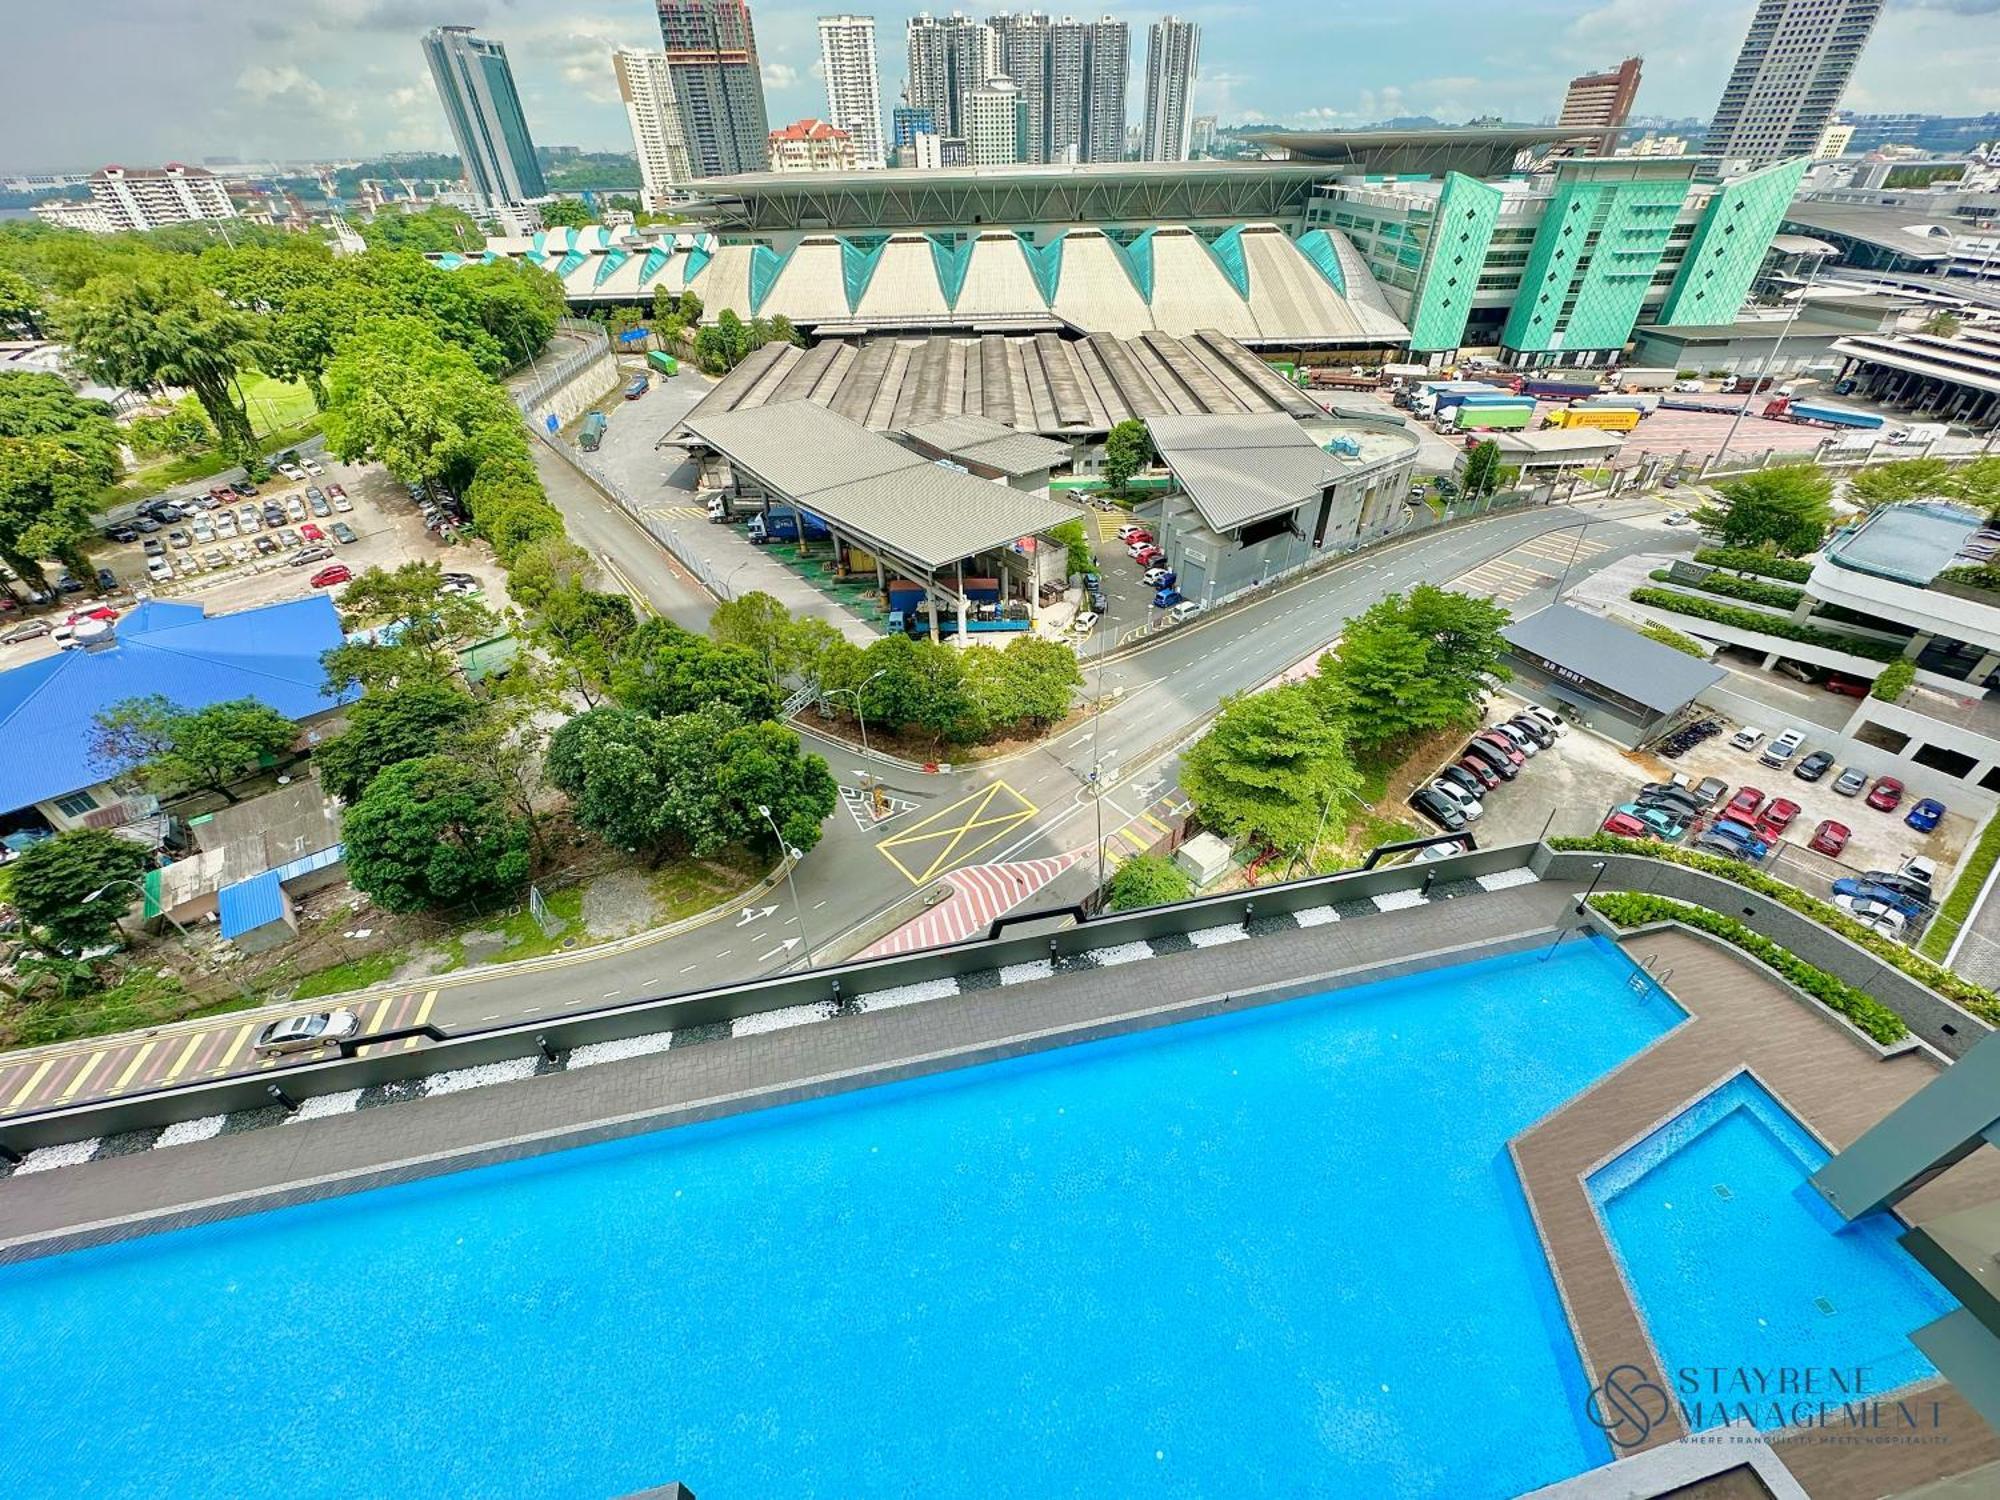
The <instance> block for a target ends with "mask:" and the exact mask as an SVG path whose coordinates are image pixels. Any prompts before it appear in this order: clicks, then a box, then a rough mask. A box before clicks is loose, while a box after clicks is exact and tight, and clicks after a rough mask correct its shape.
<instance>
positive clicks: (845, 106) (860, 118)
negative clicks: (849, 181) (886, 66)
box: [819, 16, 882, 167]
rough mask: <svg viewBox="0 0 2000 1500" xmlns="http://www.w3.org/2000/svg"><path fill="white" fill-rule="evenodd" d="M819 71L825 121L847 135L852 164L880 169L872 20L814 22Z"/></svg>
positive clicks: (879, 92) (877, 76)
mask: <svg viewBox="0 0 2000 1500" xmlns="http://www.w3.org/2000/svg"><path fill="white" fill-rule="evenodd" d="M819 61H820V69H821V71H822V72H824V73H825V74H826V117H827V119H828V121H829V122H830V123H831V124H832V125H833V126H834V127H835V128H836V129H838V130H843V131H845V132H846V133H847V138H848V140H849V141H851V142H852V143H853V146H854V160H855V163H856V164H857V165H859V166H863V167H879V166H881V165H882V80H881V76H880V74H878V73H877V71H876V68H875V18H874V17H873V16H821V17H820V18H819Z"/></svg>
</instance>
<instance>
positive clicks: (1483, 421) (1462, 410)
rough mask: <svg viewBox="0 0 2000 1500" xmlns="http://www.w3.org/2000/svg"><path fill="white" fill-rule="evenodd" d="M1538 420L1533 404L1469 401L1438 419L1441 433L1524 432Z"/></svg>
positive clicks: (1527, 402) (1524, 402) (1530, 402)
mask: <svg viewBox="0 0 2000 1500" xmlns="http://www.w3.org/2000/svg"><path fill="white" fill-rule="evenodd" d="M1534 419H1535V403H1534V402H1532V401H1522V402H1515V403H1512V404H1503V403H1501V402H1498V401H1480V402H1476V403H1475V402H1470V401H1468V402H1466V403H1465V404H1464V405H1462V406H1455V407H1453V408H1452V409H1451V410H1450V411H1449V412H1447V413H1445V414H1444V415H1443V416H1441V417H1439V418H1438V430H1439V431H1440V432H1521V431H1525V430H1526V429H1527V426H1528V424H1529V423H1530V422H1532V421H1533V420H1534Z"/></svg>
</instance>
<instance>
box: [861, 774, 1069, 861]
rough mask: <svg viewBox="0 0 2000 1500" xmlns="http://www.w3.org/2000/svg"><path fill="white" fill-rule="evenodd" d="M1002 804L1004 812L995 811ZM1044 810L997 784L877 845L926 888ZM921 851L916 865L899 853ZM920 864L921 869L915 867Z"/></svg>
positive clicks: (1005, 784) (1012, 790) (1005, 786)
mask: <svg viewBox="0 0 2000 1500" xmlns="http://www.w3.org/2000/svg"><path fill="white" fill-rule="evenodd" d="M996 803H998V804H999V806H1000V809H1001V810H1000V811H997V812H996V811H994V805H995V804H996ZM1040 811H1041V809H1040V808H1039V807H1037V806H1036V805H1035V804H1034V803H1033V802H1030V801H1029V800H1028V799H1027V798H1026V797H1025V796H1023V795H1022V794H1021V793H1020V792H1018V791H1016V790H1015V789H1014V788H1013V787H1012V786H1009V785H1008V784H1007V783H1006V782H1005V781H1001V780H997V779H996V780H994V781H991V782H988V783H987V784H986V785H985V786H983V787H980V788H978V789H977V790H975V791H972V792H969V793H967V794H966V795H965V796H963V797H961V798H959V799H958V800H957V801H956V802H953V803H951V804H950V805H949V806H946V807H942V808H940V809H939V810H938V811H936V812H934V813H932V814H931V815H930V816H929V817H927V818H925V819H924V820H923V821H922V822H921V823H918V824H916V825H914V826H913V827H910V828H905V829H904V830H903V831H902V832H900V833H897V834H892V835H891V836H890V837H888V838H886V839H883V840H882V841H881V842H880V843H878V844H877V845H876V846H875V847H876V848H877V849H879V850H880V851H881V853H882V857H883V858H884V859H886V860H888V861H889V863H890V864H892V865H894V866H895V867H896V869H897V870H898V871H899V872H900V873H901V874H902V876H903V878H904V879H905V880H907V881H909V882H910V884H911V885H917V886H920V885H923V884H925V883H927V882H928V881H930V880H932V879H934V878H935V877H936V876H938V875H940V874H942V873H943V872H944V871H946V870H948V869H952V868H956V867H957V866H959V865H962V864H964V863H966V862H967V861H969V860H970V859H971V858H972V857H973V856H974V855H975V854H978V853H979V852H980V851H981V850H982V849H985V848H987V847H988V846H990V845H992V844H994V843H996V842H998V841H999V840H1000V839H1003V838H1005V837H1006V836H1007V835H1008V834H1009V833H1010V832H1012V831H1013V830H1014V829H1016V828H1019V827H1020V826H1021V825H1022V824H1024V823H1026V822H1028V821H1030V820H1031V819H1033V818H1034V817H1035V815H1036V814H1037V813H1039V812H1040ZM987 829H991V830H993V831H992V832H990V833H985V834H984V836H983V837H981V838H979V839H978V840H977V841H976V842H972V843H969V844H968V842H967V840H968V839H969V838H970V837H971V836H972V835H973V834H975V833H980V832H982V831H983V830H987ZM898 849H905V850H916V851H918V852H917V853H916V854H915V855H914V856H913V857H912V861H911V864H905V863H903V861H902V860H901V859H899V858H898V857H897V856H896V854H895V852H894V851H895V850H898ZM912 865H920V866H921V867H922V868H921V869H913V868H912Z"/></svg>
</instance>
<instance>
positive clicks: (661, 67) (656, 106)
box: [611, 47, 694, 213]
mask: <svg viewBox="0 0 2000 1500" xmlns="http://www.w3.org/2000/svg"><path fill="white" fill-rule="evenodd" d="M611 68H612V72H613V73H614V74H615V75H616V77H617V79H618V97H619V98H620V99H621V100H622V101H623V102H624V105H625V119H626V122H627V123H628V124H629V125H630V126H631V127H632V149H633V151H634V152H635V153H636V154H637V155H638V158H639V180H640V183H641V202H642V203H643V204H644V206H645V207H646V209H647V210H648V211H649V212H653V213H658V212H660V211H662V210H664V209H665V208H666V207H667V205H668V204H669V203H671V202H672V201H673V200H674V198H675V197H676V195H678V194H679V193H680V192H681V191H682V189H683V188H684V186H685V184H686V183H687V181H688V179H689V178H690V177H692V176H693V175H694V174H693V172H692V171H691V170H690V168H689V166H688V152H687V141H686V140H685V139H684V138H683V137H682V135H681V112H680V105H679V104H678V103H677V102H676V101H675V99H674V79H673V70H672V69H671V68H669V67H668V66H667V54H666V53H664V52H658V51H648V50H646V49H645V48H643V47H620V48H619V49H618V50H617V51H616V52H614V53H612V54H611Z"/></svg>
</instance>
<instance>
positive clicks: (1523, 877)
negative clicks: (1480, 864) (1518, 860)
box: [1472, 865, 1539, 891]
mask: <svg viewBox="0 0 2000 1500" xmlns="http://www.w3.org/2000/svg"><path fill="white" fill-rule="evenodd" d="M1472 878H1473V879H1474V880H1476V881H1478V882H1479V883H1480V885H1482V886H1483V887H1485V888H1486V889H1487V890H1489V891H1507V890H1512V889H1513V888H1514V887H1515V886H1517V885H1533V884H1534V883H1535V881H1536V880H1537V879H1538V878H1539V877H1537V876H1536V874H1535V872H1534V871H1533V870H1531V869H1529V868H1528V867H1527V866H1526V865H1516V866H1515V867H1514V868H1513V869H1511V870H1495V871H1494V872H1493V873H1492V874H1491V875H1475V876H1473V877H1472Z"/></svg>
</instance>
